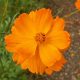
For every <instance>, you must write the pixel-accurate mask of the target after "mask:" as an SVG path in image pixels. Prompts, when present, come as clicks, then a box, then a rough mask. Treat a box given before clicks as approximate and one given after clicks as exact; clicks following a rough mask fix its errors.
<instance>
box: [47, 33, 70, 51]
mask: <svg viewBox="0 0 80 80" xmlns="http://www.w3.org/2000/svg"><path fill="white" fill-rule="evenodd" d="M48 39H49V41H50V43H51V44H53V45H54V46H55V47H57V48H59V49H62V50H63V49H66V48H68V47H69V45H70V35H69V33H68V32H66V31H58V32H57V31H53V33H50V34H49V35H48Z"/></svg>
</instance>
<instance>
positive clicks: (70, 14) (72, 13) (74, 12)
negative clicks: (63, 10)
mask: <svg viewBox="0 0 80 80" xmlns="http://www.w3.org/2000/svg"><path fill="white" fill-rule="evenodd" d="M79 11H80V10H78V9H76V10H74V11H73V12H71V13H69V14H67V15H65V16H63V18H67V17H70V16H72V15H74V14H76V13H77V12H79Z"/></svg>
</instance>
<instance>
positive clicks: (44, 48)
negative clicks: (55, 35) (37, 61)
mask: <svg viewBox="0 0 80 80" xmlns="http://www.w3.org/2000/svg"><path fill="white" fill-rule="evenodd" d="M39 52H40V58H41V60H42V62H43V64H44V65H46V66H48V67H49V66H52V65H53V64H55V62H56V61H58V60H60V58H61V56H62V55H61V53H60V52H59V51H58V50H57V48H56V47H54V46H52V45H50V44H44V45H40V48H39Z"/></svg>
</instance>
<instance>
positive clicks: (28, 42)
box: [5, 34, 37, 56]
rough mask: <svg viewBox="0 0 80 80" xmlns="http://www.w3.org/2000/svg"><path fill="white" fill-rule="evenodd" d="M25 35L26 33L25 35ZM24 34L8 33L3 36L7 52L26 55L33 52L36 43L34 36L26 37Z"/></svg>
mask: <svg viewBox="0 0 80 80" xmlns="http://www.w3.org/2000/svg"><path fill="white" fill-rule="evenodd" d="M26 36H27V35H26ZM26 36H25V35H23V36H22V35H18V34H16V35H15V34H10V35H7V36H6V37H5V42H6V49H7V50H8V51H9V52H12V53H15V52H17V51H18V53H21V54H22V53H25V54H26V56H29V55H33V54H35V50H36V47H37V43H36V41H35V40H34V38H27V37H26Z"/></svg>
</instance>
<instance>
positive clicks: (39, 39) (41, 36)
mask: <svg viewBox="0 0 80 80" xmlns="http://www.w3.org/2000/svg"><path fill="white" fill-rule="evenodd" d="M45 38H46V36H45V34H44V33H37V34H36V36H35V40H36V41H37V42H38V43H42V42H44V41H45Z"/></svg>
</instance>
